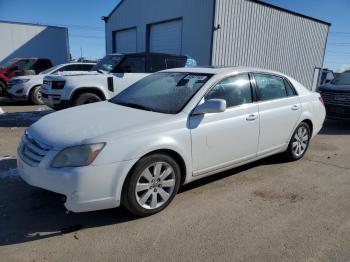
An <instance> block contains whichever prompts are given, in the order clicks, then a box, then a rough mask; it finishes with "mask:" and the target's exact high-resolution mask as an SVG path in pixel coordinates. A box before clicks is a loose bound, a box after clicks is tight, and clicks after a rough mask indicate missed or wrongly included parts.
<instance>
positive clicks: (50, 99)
mask: <svg viewBox="0 0 350 262" xmlns="http://www.w3.org/2000/svg"><path fill="white" fill-rule="evenodd" d="M41 99H42V101H43V102H44V103H45V104H46V105H47V106H49V107H51V108H54V109H55V108H57V107H60V108H68V107H70V105H71V103H70V101H69V100H62V99H61V96H60V95H52V94H47V93H43V92H41Z"/></svg>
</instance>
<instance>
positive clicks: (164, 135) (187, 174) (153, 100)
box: [18, 67, 325, 216]
mask: <svg viewBox="0 0 350 262" xmlns="http://www.w3.org/2000/svg"><path fill="white" fill-rule="evenodd" d="M324 119H325V108H324V106H323V103H322V99H321V97H320V95H319V94H318V93H313V92H310V91H309V90H308V89H306V88H305V87H303V86H302V85H301V84H300V83H298V82H297V81H296V80H294V79H293V78H291V77H288V76H286V75H283V74H281V73H277V72H272V71H267V70H260V69H253V68H241V67H236V68H181V69H171V70H166V71H162V72H158V73H155V74H152V75H149V76H147V77H146V78H144V79H142V80H140V81H138V82H136V83H135V84H133V85H131V86H130V87H129V88H127V89H126V90H124V91H122V92H121V93H120V94H118V95H117V96H115V97H114V98H112V99H111V100H109V101H104V102H100V103H96V104H90V105H84V106H81V107H76V108H71V109H67V110H63V111H60V112H56V113H53V114H50V115H47V116H45V117H43V118H42V119H41V120H39V121H38V122H36V123H35V124H33V125H32V126H31V127H29V128H28V130H27V131H26V133H25V135H24V136H23V138H22V141H21V144H20V146H19V148H18V155H19V158H18V168H19V171H20V175H21V177H22V178H23V179H24V180H25V181H26V182H27V183H29V184H30V185H33V186H37V187H40V188H44V189H47V190H50V191H53V192H56V193H59V194H62V195H64V196H65V197H66V202H65V206H66V208H67V209H68V210H71V211H74V212H84V211H91V210H98V209H106V208H114V207H118V206H120V205H123V206H125V207H126V208H127V209H129V210H130V211H131V212H132V213H134V214H136V215H138V216H147V215H151V214H154V213H156V212H159V211H160V210H162V209H164V208H165V207H166V206H167V205H168V204H169V203H170V202H171V201H172V199H173V198H174V196H175V195H176V193H177V192H178V189H179V187H180V186H181V185H183V184H186V183H189V182H192V181H194V180H197V179H199V178H202V177H205V176H209V175H213V174H215V173H218V172H220V171H223V170H227V169H231V168H233V167H236V166H239V165H243V164H246V163H249V162H252V161H255V160H257V159H261V158H264V157H267V156H270V155H273V154H277V153H284V154H285V156H286V157H287V158H288V159H289V160H298V159H300V158H302V157H303V156H304V154H305V152H306V150H307V148H308V145H309V142H310V139H311V138H312V137H314V136H315V135H316V134H317V133H318V132H319V131H320V129H321V127H322V125H323V121H324Z"/></svg>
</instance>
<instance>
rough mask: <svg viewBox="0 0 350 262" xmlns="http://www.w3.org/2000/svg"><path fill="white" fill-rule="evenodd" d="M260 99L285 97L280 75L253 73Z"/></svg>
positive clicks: (285, 93)
mask: <svg viewBox="0 0 350 262" xmlns="http://www.w3.org/2000/svg"><path fill="white" fill-rule="evenodd" d="M254 76H255V82H256V85H257V87H258V94H259V99H260V100H261V101H266V100H273V99H279V98H284V97H287V90H286V86H285V84H284V80H283V78H282V77H279V76H275V75H268V74H254Z"/></svg>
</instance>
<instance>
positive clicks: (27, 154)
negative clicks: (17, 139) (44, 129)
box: [19, 133, 50, 166]
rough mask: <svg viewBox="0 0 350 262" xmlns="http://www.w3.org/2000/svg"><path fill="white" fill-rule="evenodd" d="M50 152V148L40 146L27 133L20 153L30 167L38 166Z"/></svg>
mask: <svg viewBox="0 0 350 262" xmlns="http://www.w3.org/2000/svg"><path fill="white" fill-rule="evenodd" d="M49 150H50V148H49V147H48V146H43V145H41V144H39V143H38V142H37V141H35V140H34V139H33V138H32V137H30V136H29V135H28V133H26V134H25V135H24V136H23V138H22V142H21V146H20V150H19V151H20V154H21V158H22V160H23V161H24V162H26V163H27V164H28V165H30V166H38V165H39V164H40V162H41V160H42V159H43V158H44V157H45V156H46V155H47V153H48V152H49Z"/></svg>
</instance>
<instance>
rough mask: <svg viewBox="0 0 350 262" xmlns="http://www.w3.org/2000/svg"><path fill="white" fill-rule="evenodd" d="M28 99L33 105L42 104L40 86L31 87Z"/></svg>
mask: <svg viewBox="0 0 350 262" xmlns="http://www.w3.org/2000/svg"><path fill="white" fill-rule="evenodd" d="M30 101H32V103H33V104H35V105H43V104H44V102H43V100H42V99H41V86H36V87H33V89H32V91H31V92H30Z"/></svg>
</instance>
